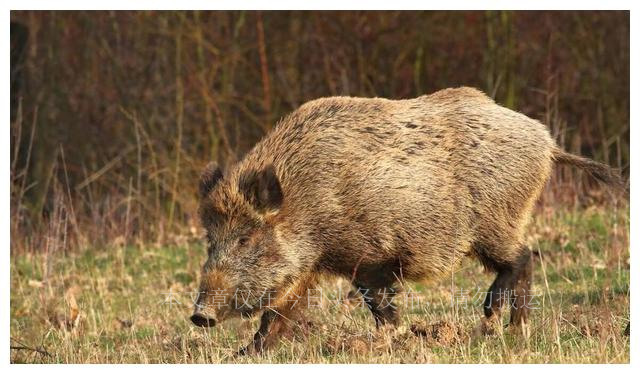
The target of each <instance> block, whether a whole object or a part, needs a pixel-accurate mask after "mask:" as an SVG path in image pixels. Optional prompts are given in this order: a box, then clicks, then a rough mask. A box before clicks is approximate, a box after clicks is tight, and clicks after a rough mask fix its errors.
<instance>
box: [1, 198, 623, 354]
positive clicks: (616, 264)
mask: <svg viewBox="0 0 640 374" xmlns="http://www.w3.org/2000/svg"><path fill="white" fill-rule="evenodd" d="M628 228H629V224H628V210H627V209H626V208H624V209H618V210H613V209H610V208H607V209H605V208H589V209H583V210H573V211H569V210H560V211H552V210H541V211H540V212H538V214H537V215H536V218H535V219H534V222H533V223H532V225H531V230H530V235H529V242H530V244H531V246H532V248H534V249H536V250H538V251H539V252H540V253H541V254H542V255H541V257H540V258H539V259H538V260H537V261H536V271H535V286H534V294H535V302H537V303H538V306H539V309H536V310H534V311H533V313H532V320H531V324H530V326H529V330H528V331H512V330H509V329H505V330H502V329H500V328H498V331H496V334H494V335H493V336H474V335H473V333H472V332H473V329H474V327H475V326H476V325H477V324H478V322H479V321H480V318H481V314H482V311H481V308H480V306H479V299H477V298H478V296H477V293H478V292H484V291H485V290H486V289H487V288H488V286H489V284H490V282H491V281H492V276H491V275H490V274H485V273H483V272H482V268H481V267H480V266H479V265H477V264H476V263H475V262H472V261H467V262H465V263H464V265H463V267H462V268H461V269H460V270H459V271H456V272H455V274H453V276H452V278H450V279H444V280H442V281H440V282H437V283H434V284H428V285H409V286H410V287H411V288H412V289H413V290H414V294H412V296H410V297H403V296H400V297H399V298H398V299H399V302H400V304H401V308H402V309H403V310H402V311H401V316H402V322H401V324H400V326H399V327H398V328H397V329H395V330H393V329H383V330H380V331H376V330H375V327H374V323H373V319H372V318H371V316H370V314H369V312H368V311H367V310H366V309H364V308H362V307H361V306H360V305H359V303H358V300H357V299H355V300H348V302H344V303H332V302H331V299H332V298H335V296H336V290H337V289H341V290H342V292H343V293H344V294H347V293H348V290H349V288H348V286H347V283H346V282H345V281H338V282H335V281H331V282H329V281H327V282H326V283H325V284H323V292H324V297H323V304H322V306H321V307H319V308H318V307H316V308H312V309H310V310H309V311H308V312H307V314H306V316H307V317H308V318H306V319H305V321H304V322H303V323H301V324H300V325H299V328H296V329H295V332H294V333H293V334H291V335H289V336H288V338H286V339H284V340H283V341H282V342H281V344H279V345H278V346H277V347H276V348H275V349H273V350H271V351H269V352H267V353H266V354H265V355H263V356H250V357H241V358H234V357H233V353H234V352H235V351H236V350H237V349H238V348H239V347H240V346H241V345H243V344H246V343H247V342H248V341H249V339H250V337H251V335H252V334H253V331H254V329H255V328H256V325H257V321H256V320H251V321H229V322H228V323H224V324H222V325H221V326H219V327H216V328H215V329H211V330H205V329H202V328H197V327H195V326H193V325H192V324H191V323H190V322H189V320H188V317H189V316H190V313H191V303H192V302H191V299H190V294H189V293H190V292H192V291H195V290H196V285H197V279H196V277H197V274H198V270H199V267H200V265H201V262H202V261H203V260H204V249H203V248H202V247H201V246H200V245H199V244H198V243H191V244H185V245H183V246H176V247H161V248H153V249H152V248H142V247H122V246H117V245H115V246H112V247H106V248H82V249H78V250H77V251H76V252H74V253H73V254H68V255H62V254H60V255H49V256H47V255H44V254H35V255H34V254H25V255H18V256H14V257H13V258H12V262H11V328H10V329H11V330H10V331H11V346H12V347H13V348H12V349H11V361H12V362H15V363H122V362H131V363H155V362H163V363H222V362H224V363H233V362H238V363H284V362H287V363H289V362H292V363H356V362H358V363H548V362H554V363H609V362H619V363H624V362H629V356H630V352H629V338H628V337H627V336H625V335H624V330H625V327H626V326H627V323H628V317H629V249H628ZM14 240H15V238H14ZM52 253H53V252H52ZM169 292H171V295H170V294H169ZM172 295H173V296H175V301H177V302H179V303H180V304H177V303H176V302H168V300H169V299H168V297H173V296H172ZM410 300H413V304H414V305H413V306H412V305H410V304H411V302H410ZM172 304H173V305H172ZM534 304H535V303H532V306H535V305H534ZM456 305H458V307H456ZM505 321H506V319H505Z"/></svg>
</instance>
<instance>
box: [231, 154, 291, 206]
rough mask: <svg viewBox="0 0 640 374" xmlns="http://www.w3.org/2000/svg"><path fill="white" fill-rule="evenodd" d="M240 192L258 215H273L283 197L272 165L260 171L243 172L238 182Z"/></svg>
mask: <svg viewBox="0 0 640 374" xmlns="http://www.w3.org/2000/svg"><path fill="white" fill-rule="evenodd" d="M239 188H240V192H242V194H243V195H244V197H245V199H247V201H248V202H249V203H250V204H251V205H253V207H254V208H255V210H256V211H258V213H260V214H267V213H275V212H277V211H278V210H279V209H280V206H281V205H282V200H283V199H284V196H283V194H282V188H281V187H280V181H278V177H277V176H276V170H275V169H274V167H273V165H267V166H266V167H265V168H264V169H262V170H260V171H256V170H249V171H245V172H244V173H243V174H242V175H241V176H240V180H239Z"/></svg>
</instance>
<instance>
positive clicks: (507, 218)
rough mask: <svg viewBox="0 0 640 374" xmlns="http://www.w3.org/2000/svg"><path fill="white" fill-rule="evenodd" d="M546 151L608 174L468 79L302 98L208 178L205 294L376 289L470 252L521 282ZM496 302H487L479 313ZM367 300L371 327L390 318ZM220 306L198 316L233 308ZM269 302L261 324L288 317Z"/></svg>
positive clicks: (432, 274) (492, 309)
mask: <svg viewBox="0 0 640 374" xmlns="http://www.w3.org/2000/svg"><path fill="white" fill-rule="evenodd" d="M554 162H558V163H569V164H572V165H576V166H578V167H581V168H583V169H585V170H587V171H589V172H590V173H591V174H593V175H594V176H595V177H596V178H598V179H600V180H603V181H605V182H609V183H613V182H615V180H616V179H615V178H614V177H613V174H611V172H610V171H609V169H608V168H607V167H605V166H604V165H601V164H598V163H595V162H593V161H591V160H587V159H584V158H581V157H578V156H573V155H569V154H567V153H564V152H562V151H560V150H559V149H558V148H557V146H556V144H555V142H554V141H553V140H552V138H551V136H550V134H549V131H548V129H547V128H546V127H545V126H544V125H543V124H541V123H540V122H538V121H535V120H533V119H531V118H528V117H526V116H524V115H522V114H520V113H517V112H515V111H512V110H510V109H507V108H504V107H502V106H500V105H497V104H496V103H495V102H494V101H493V100H491V99H490V98H489V97H487V96H486V95H485V94H484V93H482V92H480V91H478V90H476V89H473V88H467V87H462V88H456V89H446V90H442V91H438V92H436V93H433V94H431V95H427V96H421V97H418V98H415V99H410V100H397V101H396V100H386V99H381V98H373V99H366V98H351V97H331V98H324V99H318V100H314V101H311V102H308V103H306V104H304V105H302V106H301V107H300V108H299V109H298V110H296V111H294V112H293V113H292V114H290V115H289V116H287V117H286V118H284V119H283V120H282V121H281V122H280V123H279V124H278V125H277V126H276V127H275V128H274V130H273V131H272V132H271V133H270V134H268V135H267V136H266V137H265V138H264V139H263V140H262V141H261V142H260V143H258V144H257V145H256V146H255V147H254V148H253V149H252V150H251V151H250V152H249V153H248V154H247V155H246V157H245V158H244V159H243V160H242V161H241V162H239V163H238V164H237V165H235V166H234V167H233V168H232V169H231V170H229V172H228V173H226V174H225V176H224V177H222V178H213V179H215V183H211V180H212V178H209V179H208V180H207V181H205V183H203V186H205V187H204V190H205V191H203V196H204V198H203V199H202V202H201V208H200V209H201V212H202V217H203V225H204V227H205V228H206V229H207V231H208V237H209V240H210V243H209V245H210V251H209V252H210V255H209V259H208V261H207V264H206V265H205V268H204V270H203V274H202V278H203V280H202V285H203V286H202V287H203V288H202V289H201V291H202V292H210V291H211V290H212V289H215V288H216V287H218V288H220V287H224V288H225V289H226V288H234V287H235V288H247V289H249V290H252V291H254V292H259V291H260V290H263V289H269V290H274V291H277V295H275V300H283V295H282V293H283V292H285V290H288V289H292V288H296V289H297V288H299V287H298V285H300V284H308V283H309V281H308V280H310V279H314V278H315V277H316V276H319V275H322V274H332V275H338V276H344V277H346V278H348V279H351V281H352V282H353V283H354V285H356V286H357V287H360V288H368V289H371V290H373V293H375V292H376V291H377V290H380V289H383V288H390V287H393V286H394V285H396V284H398V281H402V280H405V279H406V280H421V279H425V278H437V277H442V276H443V275H445V274H448V273H450V272H451V271H452V270H454V269H455V268H456V266H457V265H458V264H459V263H460V262H461V260H462V258H463V257H465V256H468V255H471V256H475V257H477V258H478V259H479V260H480V261H481V262H482V263H483V264H484V265H485V266H486V267H487V268H489V269H491V270H493V271H496V272H497V273H498V277H497V278H496V281H495V282H494V284H493V286H492V288H491V289H490V291H491V292H499V291H501V288H503V287H504V288H510V289H515V288H517V290H518V293H524V292H527V287H528V285H529V284H530V271H529V270H528V269H529V266H530V258H531V255H530V253H529V250H528V249H527V247H526V246H525V245H524V244H525V243H523V240H524V239H523V236H524V229H525V226H526V224H527V222H528V220H529V218H530V214H531V210H532V208H533V206H534V203H535V202H536V200H537V199H538V197H539V195H540V193H541V190H542V188H543V186H544V185H545V183H546V182H547V180H548V178H549V176H550V173H551V169H552V167H553V164H554ZM210 175H214V176H219V175H222V173H219V172H208V173H205V176H210ZM214 212H215V214H214ZM209 217H214V218H215V219H213V218H211V219H209ZM525 260H526V261H525ZM211 274H215V279H213V278H212V275H211ZM221 274H222V275H223V276H222V275H221ZM221 277H222V278H224V279H221ZM216 282H217V283H220V285H216V284H214V283H216ZM222 285H224V286H222ZM502 291H504V290H502ZM253 302H254V305H253V307H254V308H255V310H259V309H261V308H260V307H259V306H258V305H256V303H257V301H255V300H253ZM277 303H278V302H276V304H277ZM301 304H302V303H301ZM500 306H501V304H499V303H498V304H496V303H495V302H492V301H491V300H488V304H487V306H486V307H487V309H486V310H485V312H486V313H487V315H488V316H489V315H492V314H494V313H496V312H497V310H498V309H499V308H500ZM370 307H371V309H372V312H373V315H374V316H375V317H376V323H377V324H378V325H380V324H383V323H387V322H388V323H394V322H395V320H396V318H395V315H394V313H392V312H389V311H381V310H378V309H376V307H375V306H373V305H370ZM220 308H222V307H220ZM220 308H218V309H217V310H213V311H211V312H206V313H209V315H208V317H207V318H215V316H216V315H217V316H218V318H221V317H219V316H222V315H225V316H232V315H233V314H234V313H233V312H231V311H229V310H228V308H227V309H226V310H224V311H221V310H219V309H220ZM272 309H273V310H275V311H278V316H276V317H274V318H263V320H264V321H265V322H264V323H265V324H270V323H273V321H276V322H275V323H279V322H277V321H279V319H280V318H285V319H286V314H287V313H288V311H287V310H286V309H287V308H285V307H282V306H281V305H280V304H278V305H275V306H273V308H272ZM199 312H202V313H205V311H199ZM512 313H513V312H512ZM236 314H237V313H236ZM280 316H281V317H280ZM514 316H515V320H517V321H520V320H526V314H525V315H521V314H519V313H517V312H516V314H514ZM260 331H270V329H269V326H261V330H260ZM256 336H262V335H260V334H257V335H256ZM262 338H264V337H262ZM262 338H260V339H262ZM271 340H273V339H270V340H269V339H268V341H271ZM262 342H263V340H260V341H259V342H258V343H259V344H258V343H256V342H254V347H257V346H258V345H259V346H260V347H262Z"/></svg>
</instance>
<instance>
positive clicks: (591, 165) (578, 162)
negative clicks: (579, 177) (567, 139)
mask: <svg viewBox="0 0 640 374" xmlns="http://www.w3.org/2000/svg"><path fill="white" fill-rule="evenodd" d="M552 154H553V160H554V161H555V162H556V163H557V164H566V165H573V166H577V167H579V168H580V169H582V170H584V171H586V172H587V173H589V175H591V176H592V177H593V178H595V179H597V180H599V181H600V182H602V183H604V184H607V185H609V186H611V187H613V188H614V189H616V190H624V188H625V183H624V181H623V180H622V177H621V176H620V171H619V170H618V169H613V168H611V167H610V166H608V165H605V164H601V163H599V162H595V161H593V160H591V159H588V158H585V157H580V156H576V155H572V154H571V153H567V152H565V151H563V150H562V149H560V148H554V150H553V153H552Z"/></svg>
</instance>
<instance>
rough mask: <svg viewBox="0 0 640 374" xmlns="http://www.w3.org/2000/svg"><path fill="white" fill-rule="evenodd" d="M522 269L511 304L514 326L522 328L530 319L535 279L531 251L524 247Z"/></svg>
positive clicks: (511, 322)
mask: <svg viewBox="0 0 640 374" xmlns="http://www.w3.org/2000/svg"><path fill="white" fill-rule="evenodd" d="M520 265H521V266H520V269H519V271H518V275H517V277H516V281H515V285H514V286H515V287H514V292H513V293H514V300H513V302H512V303H511V320H510V324H511V325H513V326H520V325H521V324H523V323H527V319H528V317H529V308H530V305H528V303H529V301H531V297H532V295H531V282H532V280H533V279H532V277H533V261H532V260H531V251H530V250H529V248H527V247H524V253H523V254H522V256H521V261H520Z"/></svg>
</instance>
